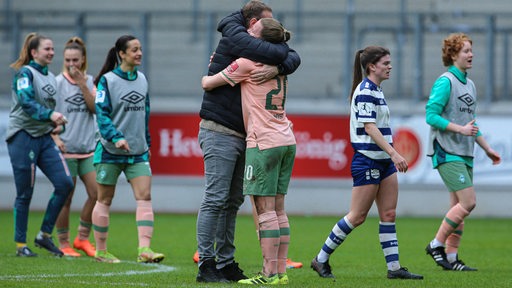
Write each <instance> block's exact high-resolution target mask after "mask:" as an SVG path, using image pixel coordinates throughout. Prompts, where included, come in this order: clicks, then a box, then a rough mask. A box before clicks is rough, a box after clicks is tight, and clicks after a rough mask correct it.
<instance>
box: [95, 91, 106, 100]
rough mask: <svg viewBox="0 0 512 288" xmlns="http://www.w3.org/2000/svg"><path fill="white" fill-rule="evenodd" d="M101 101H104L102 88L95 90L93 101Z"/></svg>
mask: <svg viewBox="0 0 512 288" xmlns="http://www.w3.org/2000/svg"><path fill="white" fill-rule="evenodd" d="M103 101H105V91H103V90H98V91H96V100H95V101H94V102H95V103H103Z"/></svg>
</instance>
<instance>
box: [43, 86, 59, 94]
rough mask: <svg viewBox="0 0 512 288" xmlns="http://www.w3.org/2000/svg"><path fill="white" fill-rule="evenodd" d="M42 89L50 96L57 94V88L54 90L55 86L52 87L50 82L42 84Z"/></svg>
mask: <svg viewBox="0 0 512 288" xmlns="http://www.w3.org/2000/svg"><path fill="white" fill-rule="evenodd" d="M42 89H43V91H44V92H46V93H48V95H50V96H53V95H55V94H57V90H55V87H53V86H52V85H50V84H48V85H46V86H44V87H43V88H42Z"/></svg>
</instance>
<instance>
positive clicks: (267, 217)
mask: <svg viewBox="0 0 512 288" xmlns="http://www.w3.org/2000/svg"><path fill="white" fill-rule="evenodd" d="M258 224H259V227H260V247H261V252H262V254H263V274H265V275H266V276H270V275H273V274H276V273H277V254H278V251H279V242H280V241H281V240H280V232H279V223H278V220H277V214H276V211H272V212H266V213H263V214H260V215H258Z"/></svg>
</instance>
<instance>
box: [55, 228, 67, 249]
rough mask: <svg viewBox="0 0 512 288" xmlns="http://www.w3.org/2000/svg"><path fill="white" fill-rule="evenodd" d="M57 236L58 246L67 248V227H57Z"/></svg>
mask: <svg viewBox="0 0 512 288" xmlns="http://www.w3.org/2000/svg"><path fill="white" fill-rule="evenodd" d="M57 238H58V239H59V247H60V248H68V247H70V246H69V228H60V229H57Z"/></svg>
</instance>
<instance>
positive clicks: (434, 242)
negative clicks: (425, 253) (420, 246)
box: [430, 238, 444, 249]
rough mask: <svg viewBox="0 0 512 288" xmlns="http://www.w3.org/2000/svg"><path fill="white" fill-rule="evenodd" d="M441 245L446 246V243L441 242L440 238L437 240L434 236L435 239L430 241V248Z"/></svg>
mask: <svg viewBox="0 0 512 288" xmlns="http://www.w3.org/2000/svg"><path fill="white" fill-rule="evenodd" d="M439 246H442V247H444V243H441V242H439V240H437V239H436V238H434V240H432V241H430V248H432V249H435V248H437V247H439Z"/></svg>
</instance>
